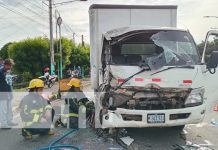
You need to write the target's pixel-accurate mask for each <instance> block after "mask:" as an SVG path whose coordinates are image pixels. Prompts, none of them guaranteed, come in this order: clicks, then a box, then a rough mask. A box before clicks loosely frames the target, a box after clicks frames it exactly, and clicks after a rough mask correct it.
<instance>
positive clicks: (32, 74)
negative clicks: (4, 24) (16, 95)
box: [0, 37, 90, 86]
mask: <svg viewBox="0 0 218 150" xmlns="http://www.w3.org/2000/svg"><path fill="white" fill-rule="evenodd" d="M59 42H60V41H59V40H56V41H55V42H54V49H55V62H56V66H55V68H56V70H57V69H58V62H59V61H60V53H59V46H60V45H59ZM61 43H62V60H63V69H67V68H68V66H70V68H71V69H73V67H74V65H75V66H81V67H83V68H84V71H85V74H86V75H87V74H89V68H90V62H89V59H90V57H89V53H90V52H89V45H85V46H82V45H80V44H79V45H76V44H75V43H73V42H72V41H71V40H70V39H67V38H64V37H63V38H62V39H61ZM0 57H2V58H8V57H10V58H12V59H13V60H14V61H15V65H14V67H13V71H14V73H16V74H19V75H21V76H22V77H23V78H24V80H23V82H25V81H29V80H31V79H32V78H36V77H39V76H41V75H42V73H43V68H44V67H47V66H50V50H49V39H47V38H45V37H37V38H28V39H25V40H22V41H19V42H14V43H7V44H6V45H5V46H3V47H2V49H1V51H0ZM56 72H57V71H56ZM18 86H19V85H18Z"/></svg>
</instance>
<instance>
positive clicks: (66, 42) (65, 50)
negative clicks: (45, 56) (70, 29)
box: [55, 37, 75, 68]
mask: <svg viewBox="0 0 218 150" xmlns="http://www.w3.org/2000/svg"><path fill="white" fill-rule="evenodd" d="M59 42H60V41H59V40H57V41H55V52H56V54H55V62H56V64H58V61H59V60H60V53H59V51H60V48H59ZM61 45H62V60H63V68H65V67H66V66H67V65H69V64H70V63H71V62H70V56H71V53H72V49H73V48H74V46H75V44H74V43H73V42H72V41H71V40H70V39H67V38H65V37H63V38H62V39H61ZM57 48H58V49H57Z"/></svg>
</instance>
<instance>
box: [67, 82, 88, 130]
mask: <svg viewBox="0 0 218 150" xmlns="http://www.w3.org/2000/svg"><path fill="white" fill-rule="evenodd" d="M68 86H70V87H71V88H70V90H69V92H68V94H67V96H66V97H67V99H65V103H66V104H68V105H69V127H70V128H78V122H79V119H78V117H79V110H80V115H81V113H82V114H84V115H85V116H86V114H87V108H86V104H87V103H88V102H89V100H88V99H87V98H86V96H85V94H84V93H83V92H82V91H81V90H80V88H81V81H80V79H78V78H72V79H71V80H70V82H69V83H68ZM80 117H81V116H80ZM83 121H85V120H83Z"/></svg>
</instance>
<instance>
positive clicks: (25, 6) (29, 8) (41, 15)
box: [20, 4, 45, 18]
mask: <svg viewBox="0 0 218 150" xmlns="http://www.w3.org/2000/svg"><path fill="white" fill-rule="evenodd" d="M20 5H21V6H23V7H24V8H26V9H27V10H29V11H30V12H32V13H33V14H35V15H37V16H39V17H40V18H41V17H43V16H42V15H41V14H39V13H37V12H35V11H33V10H32V9H30V8H29V7H27V6H25V5H23V4H20ZM43 18H45V17H43Z"/></svg>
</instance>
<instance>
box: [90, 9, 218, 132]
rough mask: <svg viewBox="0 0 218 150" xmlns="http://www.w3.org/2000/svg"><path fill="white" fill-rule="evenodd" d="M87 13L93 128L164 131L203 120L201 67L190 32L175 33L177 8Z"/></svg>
mask: <svg viewBox="0 0 218 150" xmlns="http://www.w3.org/2000/svg"><path fill="white" fill-rule="evenodd" d="M89 13H90V46H91V81H92V87H93V89H94V90H95V91H96V120H97V124H100V125H101V127H104V128H114V127H165V126H183V125H185V124H194V123H199V122H201V121H202V120H203V118H204V115H205V111H206V103H205V100H206V98H207V97H206V96H205V94H204V93H205V83H206V82H205V80H206V77H207V68H206V64H205V63H204V59H202V60H200V56H199V54H198V52H197V50H196V45H195V43H194V40H193V38H192V36H191V35H190V33H189V32H188V31H186V30H181V29H176V22H177V6H135V5H92V6H91V7H90V10H89ZM214 56H216V53H215V54H214ZM124 62H125V63H124ZM136 62H137V63H136ZM138 62H140V64H138ZM141 62H143V63H141ZM172 62H173V63H172ZM213 63H214V62H213ZM206 93H208V91H206ZM98 120H99V122H98ZM97 126H98V125H97ZM98 127H99V126H98Z"/></svg>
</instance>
